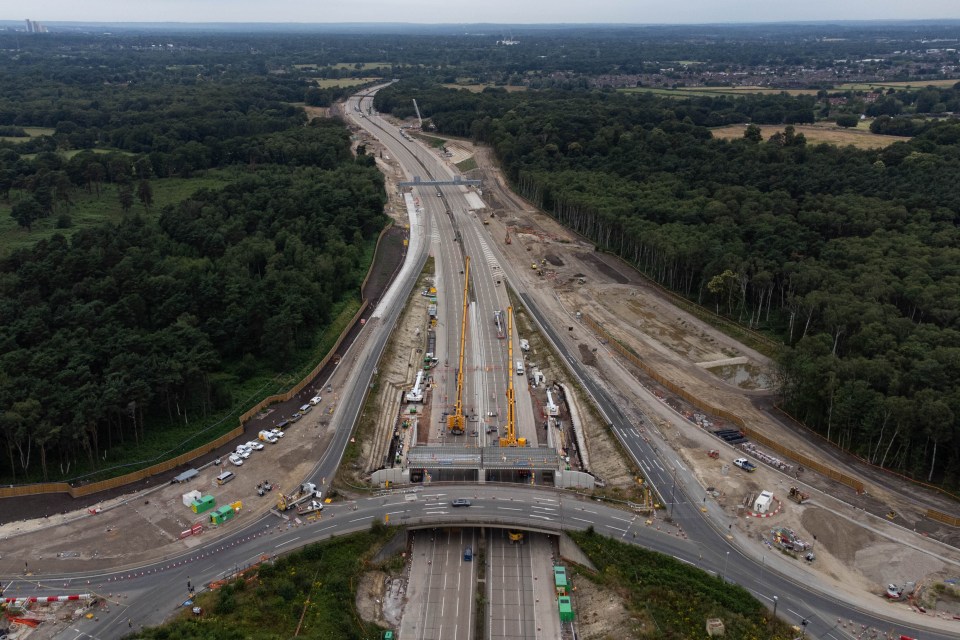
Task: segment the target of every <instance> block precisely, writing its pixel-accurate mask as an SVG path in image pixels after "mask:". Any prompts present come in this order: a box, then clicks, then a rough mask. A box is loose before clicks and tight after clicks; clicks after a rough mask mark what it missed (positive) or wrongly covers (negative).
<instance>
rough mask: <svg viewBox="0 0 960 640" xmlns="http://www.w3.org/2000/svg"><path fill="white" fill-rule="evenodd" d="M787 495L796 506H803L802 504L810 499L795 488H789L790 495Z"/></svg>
mask: <svg viewBox="0 0 960 640" xmlns="http://www.w3.org/2000/svg"><path fill="white" fill-rule="evenodd" d="M788 495H789V497H790V499H791V500H793V501H794V502H796V503H797V504H803V503H804V502H806V501H807V500H809V499H810V496H809V495H807V494H806V493H804V492H803V491H800V489H798V488H796V487H790V493H789V494H788Z"/></svg>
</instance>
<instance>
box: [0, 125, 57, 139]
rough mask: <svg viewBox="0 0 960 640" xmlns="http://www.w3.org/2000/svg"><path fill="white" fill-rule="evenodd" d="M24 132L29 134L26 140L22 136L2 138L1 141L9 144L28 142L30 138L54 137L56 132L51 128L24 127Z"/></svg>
mask: <svg viewBox="0 0 960 640" xmlns="http://www.w3.org/2000/svg"><path fill="white" fill-rule="evenodd" d="M23 130H24V131H26V132H27V137H26V138H24V137H22V136H0V140H5V141H7V142H26V141H27V140H29V139H30V138H37V137H39V136H49V135H53V132H54V129H51V128H50V127H23Z"/></svg>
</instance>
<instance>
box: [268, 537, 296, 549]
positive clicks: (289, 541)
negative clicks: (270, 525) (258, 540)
mask: <svg viewBox="0 0 960 640" xmlns="http://www.w3.org/2000/svg"><path fill="white" fill-rule="evenodd" d="M299 539H300V537H299V536H297V537H296V538H291V539H290V540H287V541H286V542H281V543H280V544H278V545H277V546H275V547H274V549H279V548H280V547H282V546H283V545H285V544H290V543H291V542H296V541H297V540H299Z"/></svg>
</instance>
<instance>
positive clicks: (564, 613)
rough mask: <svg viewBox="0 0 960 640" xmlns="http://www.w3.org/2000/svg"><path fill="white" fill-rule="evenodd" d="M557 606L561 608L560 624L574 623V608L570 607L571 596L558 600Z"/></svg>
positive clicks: (561, 597)
mask: <svg viewBox="0 0 960 640" xmlns="http://www.w3.org/2000/svg"><path fill="white" fill-rule="evenodd" d="M557 606H558V607H559V608H560V622H573V607H571V606H570V596H560V597H559V598H557Z"/></svg>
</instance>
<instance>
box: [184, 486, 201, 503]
mask: <svg viewBox="0 0 960 640" xmlns="http://www.w3.org/2000/svg"><path fill="white" fill-rule="evenodd" d="M200 496H201V493H200V492H199V491H197V490H196V489H194V490H193V491H188V492H186V493H185V494H183V495H182V496H180V499H181V500H183V506H185V507H189V506H191V505H193V501H194V500H199V499H200Z"/></svg>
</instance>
